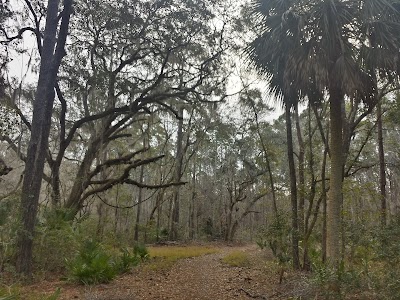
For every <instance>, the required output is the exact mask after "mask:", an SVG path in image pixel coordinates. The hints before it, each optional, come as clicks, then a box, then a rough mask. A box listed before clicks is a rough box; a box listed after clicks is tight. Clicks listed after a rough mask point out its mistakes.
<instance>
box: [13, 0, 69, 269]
mask: <svg viewBox="0 0 400 300" xmlns="http://www.w3.org/2000/svg"><path fill="white" fill-rule="evenodd" d="M59 2H60V1H59V0H49V1H48V5H47V14H46V27H45V31H44V41H43V47H42V49H41V61H40V70H39V81H38V85H37V90H36V94H35V102H34V104H33V118H32V127H31V138H30V142H29V146H28V152H27V157H26V165H25V177H24V182H23V185H22V195H21V217H22V229H21V230H20V232H19V234H18V244H17V261H16V268H17V272H19V273H23V274H26V275H30V274H31V273H32V246H33V236H34V227H35V221H36V215H37V211H38V205H39V196H40V189H41V184H42V177H43V170H44V163H45V157H46V153H47V149H48V138H49V133H50V127H51V115H52V111H53V103H54V97H55V92H54V87H55V84H56V78H57V73H58V69H59V66H60V63H61V60H62V57H63V56H64V55H65V50H64V45H65V41H66V37H67V33H68V26H69V18H70V13H71V7H72V1H71V0H64V10H63V13H62V22H61V26H60V29H59V30H58V8H59ZM57 32H58V37H57Z"/></svg>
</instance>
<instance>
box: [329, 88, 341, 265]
mask: <svg viewBox="0 0 400 300" xmlns="http://www.w3.org/2000/svg"><path fill="white" fill-rule="evenodd" d="M329 101H330V135H331V136H330V145H329V147H330V152H331V153H330V154H331V169H330V182H329V184H330V188H329V196H328V201H327V222H326V227H327V228H326V229H327V237H326V238H327V245H326V246H327V249H326V250H327V262H328V264H330V265H331V266H332V267H333V268H335V269H337V268H338V267H339V260H340V232H341V204H342V186H343V149H342V147H343V137H342V130H343V128H342V127H343V126H342V105H341V104H342V101H343V94H342V93H341V91H340V89H338V88H332V89H331V90H330V99H329Z"/></svg>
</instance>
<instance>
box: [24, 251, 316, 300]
mask: <svg viewBox="0 0 400 300" xmlns="http://www.w3.org/2000/svg"><path fill="white" fill-rule="evenodd" d="M164 247H168V246H164ZM215 247H216V252H215V253H212V254H207V255H203V256H198V257H193V258H186V259H181V260H178V261H177V262H175V263H174V264H173V265H172V266H169V267H168V268H163V269H155V270H154V269H151V268H148V267H147V266H148V265H147V263H144V264H142V265H140V266H139V267H136V268H134V269H133V270H132V271H131V272H129V273H127V274H124V275H122V276H120V277H118V278H116V279H115V280H114V281H112V282H111V283H109V284H100V285H94V286H83V285H77V284H72V283H68V282H65V281H61V280H44V281H41V282H38V283H35V284H32V285H29V286H25V287H24V288H23V291H24V293H26V297H27V298H26V299H29V296H28V295H29V293H31V292H33V291H34V292H35V293H36V292H40V293H43V294H48V295H50V294H52V293H54V291H55V290H56V289H57V288H60V289H61V295H60V296H59V297H58V298H57V299H60V300H68V299H82V300H95V299H96V300H99V299H101V300H139V299H146V300H147V299H149V300H150V299H171V300H196V299H198V300H201V299H207V300H208V299H209V300H213V299H216V300H225V299H226V300H228V299H229V300H230V299H238V300H240V299H243V300H244V299H274V300H277V299H290V298H292V297H295V296H297V297H299V296H302V299H308V297H307V292H310V286H309V285H308V284H307V280H306V278H305V276H303V275H302V274H299V273H297V274H290V273H287V272H285V279H284V281H283V283H282V284H279V276H280V271H281V270H280V268H279V267H278V266H276V264H275V263H273V258H272V256H271V254H270V253H269V252H268V251H266V250H260V249H259V248H258V247H257V246H256V245H231V246H229V245H217V246H215ZM238 252H243V253H244V254H245V256H246V265H245V266H241V267H234V266H231V265H229V264H226V263H224V262H223V258H224V257H227V256H229V255H230V254H232V253H238Z"/></svg>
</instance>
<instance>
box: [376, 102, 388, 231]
mask: <svg viewBox="0 0 400 300" xmlns="http://www.w3.org/2000/svg"><path fill="white" fill-rule="evenodd" d="M381 100H382V99H381ZM376 114H377V116H376V117H377V122H378V124H377V125H378V126H377V129H378V152H379V192H380V196H381V225H382V227H385V226H386V222H387V220H386V219H387V216H386V215H387V213H386V170H385V151H384V148H383V128H382V127H383V126H382V101H379V102H378V104H377V106H376Z"/></svg>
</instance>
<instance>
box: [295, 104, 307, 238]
mask: <svg viewBox="0 0 400 300" xmlns="http://www.w3.org/2000/svg"><path fill="white" fill-rule="evenodd" d="M295 120H296V132H297V140H298V143H299V193H298V196H299V197H298V198H299V234H300V236H301V237H302V238H304V235H305V226H304V204H305V203H304V202H305V195H304V193H305V185H304V155H305V150H304V140H303V135H302V133H301V127H300V116H299V109H298V105H297V104H296V106H295Z"/></svg>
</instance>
